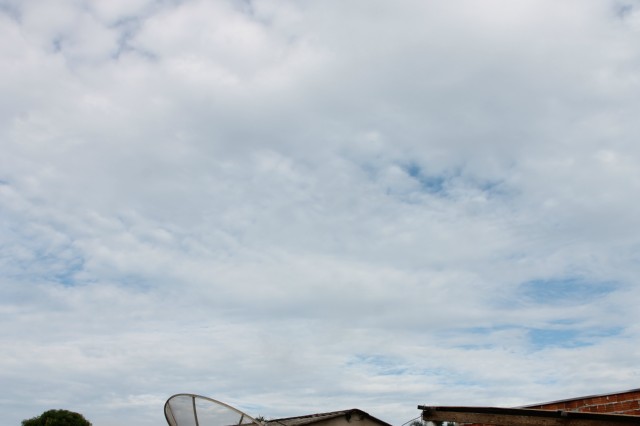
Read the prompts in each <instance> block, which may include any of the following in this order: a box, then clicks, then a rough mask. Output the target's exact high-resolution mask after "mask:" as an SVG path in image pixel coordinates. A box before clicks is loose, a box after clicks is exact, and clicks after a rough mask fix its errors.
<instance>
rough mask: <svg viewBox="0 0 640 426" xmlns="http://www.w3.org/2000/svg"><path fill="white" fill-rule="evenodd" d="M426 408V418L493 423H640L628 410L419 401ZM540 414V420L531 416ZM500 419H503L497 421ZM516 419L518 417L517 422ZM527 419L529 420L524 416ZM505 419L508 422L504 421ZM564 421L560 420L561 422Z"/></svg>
mask: <svg viewBox="0 0 640 426" xmlns="http://www.w3.org/2000/svg"><path fill="white" fill-rule="evenodd" d="M418 409H419V410H422V419H423V420H438V421H440V420H445V421H451V420H453V421H455V422H462V423H491V424H503V425H507V424H521V425H532V424H553V425H555V424H562V425H565V424H567V425H568V424H572V425H581V424H583V425H590V426H596V425H617V424H634V425H638V424H640V419H639V418H638V416H630V415H625V414H601V413H584V412H578V411H563V410H534V409H526V408H497V407H461V406H425V405H418ZM529 418H536V419H538V420H535V421H533V420H527V419H529ZM497 419H500V420H501V422H500V423H497V422H495V421H496V420H497ZM516 419H518V421H517V422H516ZM523 419H525V420H523ZM502 421H504V423H503V422H502ZM558 422H560V423H558Z"/></svg>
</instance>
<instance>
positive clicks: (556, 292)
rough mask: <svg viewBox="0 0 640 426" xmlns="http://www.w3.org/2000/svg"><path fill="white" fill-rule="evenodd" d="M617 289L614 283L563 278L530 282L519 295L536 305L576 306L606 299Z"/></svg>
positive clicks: (522, 285)
mask: <svg viewBox="0 0 640 426" xmlns="http://www.w3.org/2000/svg"><path fill="white" fill-rule="evenodd" d="M616 288H617V285H616V284H615V283H612V282H590V281H585V280H582V279H579V278H561V279H548V280H533V281H528V282H526V283H524V284H521V285H520V287H519V289H518V290H519V291H518V295H519V296H520V297H523V298H525V299H527V300H528V301H531V302H535V303H544V304H571V305H575V304H580V303H586V302H588V301H591V300H594V299H598V298H600V297H604V296H606V295H607V294H609V293H611V292H613V291H615V290H616Z"/></svg>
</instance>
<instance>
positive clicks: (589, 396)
mask: <svg viewBox="0 0 640 426" xmlns="http://www.w3.org/2000/svg"><path fill="white" fill-rule="evenodd" d="M631 392H640V388H637V389H629V390H625V391H619V392H611V393H601V394H596V395H587V396H578V397H575V398H567V399H559V400H557V401H549V402H541V403H539V404H527V405H521V406H518V407H516V408H531V407H539V406H542V405H551V404H561V403H563V402H573V401H579V400H581V399H589V398H600V397H603V396H612V395H620V394H623V393H631Z"/></svg>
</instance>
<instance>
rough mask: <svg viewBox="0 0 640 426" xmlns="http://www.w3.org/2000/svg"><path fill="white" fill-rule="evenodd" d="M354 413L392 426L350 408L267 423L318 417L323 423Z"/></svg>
mask: <svg viewBox="0 0 640 426" xmlns="http://www.w3.org/2000/svg"><path fill="white" fill-rule="evenodd" d="M353 413H357V414H360V415H361V416H363V417H366V418H368V419H371V420H372V421H374V422H377V423H380V424H381V425H383V426H392V425H391V424H389V423H387V422H385V421H384V420H380V419H379V418H377V417H374V416H372V415H371V414H369V413H367V412H366V411H362V410H360V409H359V408H350V409H347V410H338V411H328V412H326V413H315V414H306V415H304V416H292V417H280V418H278V419H271V420H267V423H271V422H280V421H283V420H292V419H312V418H314V417H317V418H318V420H317V421H318V422H321V421H324V420H330V419H334V418H336V417H340V416H343V415H351V414H353ZM310 423H311V422H310Z"/></svg>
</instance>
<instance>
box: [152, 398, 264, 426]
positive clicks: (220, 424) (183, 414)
mask: <svg viewBox="0 0 640 426" xmlns="http://www.w3.org/2000/svg"><path fill="white" fill-rule="evenodd" d="M164 417H165V418H166V419H167V423H169V426H238V425H262V423H260V422H259V421H257V420H256V419H254V418H253V417H251V416H249V415H247V414H245V413H243V412H242V411H240V410H238V409H236V408H233V407H232V406H230V405H227V404H225V403H223V402H220V401H216V400H215V399H211V398H207V397H205V396H200V395H193V394H190V393H179V394H177V395H173V396H172V397H171V398H169V399H168V400H167V402H166V403H165V404H164Z"/></svg>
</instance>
